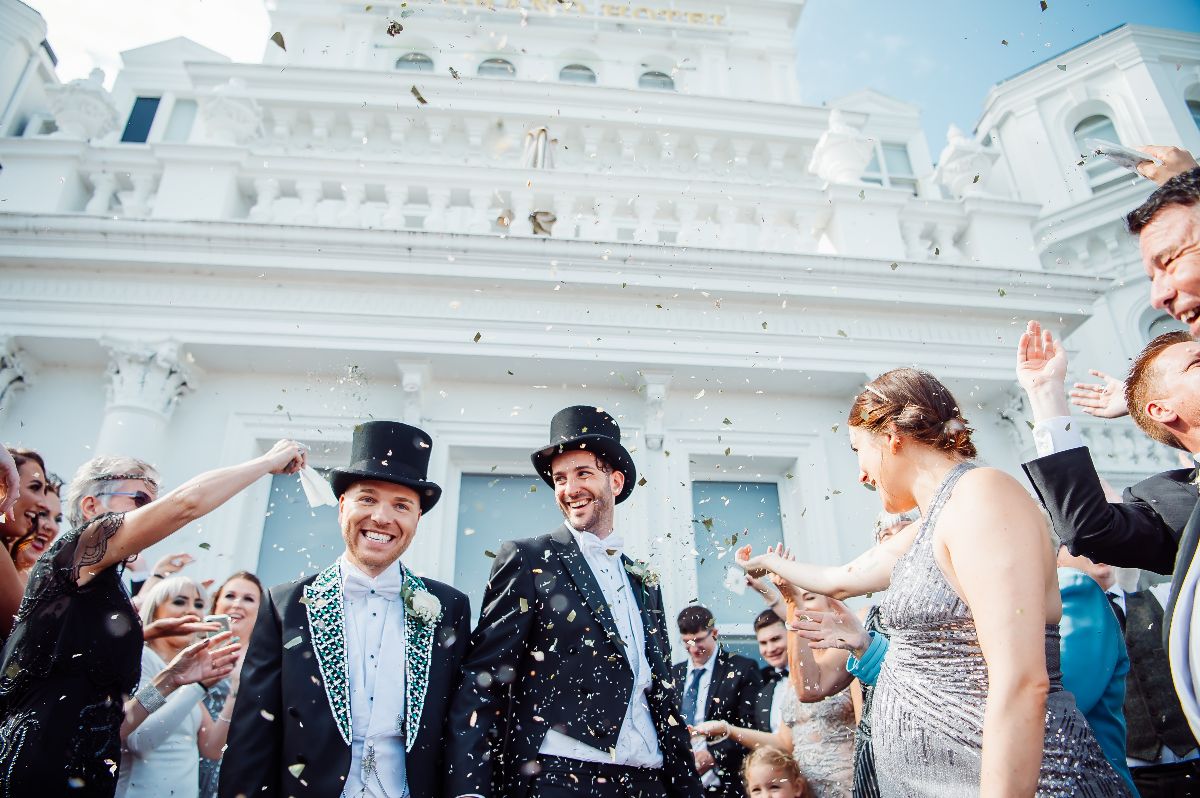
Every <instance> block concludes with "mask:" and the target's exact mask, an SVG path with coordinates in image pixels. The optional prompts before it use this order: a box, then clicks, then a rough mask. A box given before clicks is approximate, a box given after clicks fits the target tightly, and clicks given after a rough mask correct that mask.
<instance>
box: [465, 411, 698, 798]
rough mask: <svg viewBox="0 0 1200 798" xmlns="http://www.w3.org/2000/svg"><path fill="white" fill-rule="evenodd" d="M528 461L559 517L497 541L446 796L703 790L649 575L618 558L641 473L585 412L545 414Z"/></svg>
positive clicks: (608, 425) (560, 796) (647, 794)
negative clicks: (619, 530) (545, 529)
mask: <svg viewBox="0 0 1200 798" xmlns="http://www.w3.org/2000/svg"><path fill="white" fill-rule="evenodd" d="M550 441H551V442H550V445H549V446H547V447H545V448H542V449H539V450H538V451H536V452H534V453H533V454H532V455H531V459H532V460H533V465H534V468H535V469H536V470H537V473H538V474H539V475H541V477H542V479H544V480H545V481H546V482H547V483H548V484H549V485H551V486H552V487H553V488H554V498H555V501H556V502H557V503H558V507H559V509H560V510H562V513H563V515H564V516H565V519H566V520H565V523H564V524H563V525H562V526H560V527H558V529H555V530H554V531H553V532H550V533H549V534H546V535H542V536H540V537H535V538H527V539H525V540H516V541H510V542H508V543H505V544H504V545H503V546H502V547H501V549H500V552H499V554H497V555H496V562H495V564H494V565H493V567H492V573H491V577H490V578H489V579H488V584H487V589H486V591H485V593H484V598H483V609H482V612H481V614H480V618H479V625H478V626H477V627H476V629H475V633H474V635H473V636H472V639H471V650H470V653H468V655H467V657H466V659H465V660H464V661H463V686H462V688H461V690H460V691H459V693H458V695H457V696H456V698H455V700H454V704H453V708H452V710H451V713H450V735H449V736H450V746H451V747H450V752H449V754H448V760H449V765H450V774H449V776H448V784H447V790H446V793H447V795H449V796H464V795H475V796H486V798H535V797H536V798H566V796H578V795H587V796H590V798H664V797H665V796H670V797H671V798H699V796H701V795H702V794H703V793H702V788H701V786H700V781H699V778H698V777H697V775H696V771H695V768H694V766H693V758H692V753H691V747H690V745H689V744H688V733H687V727H686V725H685V724H684V722H683V720H682V718H681V717H680V715H679V704H678V698H677V696H676V694H675V692H674V688H673V685H672V683H671V677H670V671H669V669H668V665H667V663H668V659H667V656H666V651H667V647H668V642H667V629H666V625H665V623H664V618H663V604H662V594H661V593H660V591H659V589H658V586H657V579H656V578H655V577H654V575H653V574H652V573H651V572H650V571H649V569H648V568H646V566H645V565H643V564H639V563H635V562H634V561H633V560H631V559H629V558H628V557H626V556H625V555H624V554H623V553H622V552H621V545H622V544H621V540H620V538H619V537H618V536H617V535H616V534H614V532H613V515H614V507H615V505H617V504H620V503H621V502H623V501H625V500H626V499H628V498H629V495H630V494H631V493H632V492H633V488H634V484H635V482H636V479H637V472H636V470H635V469H634V465H633V460H632V458H631V457H630V456H629V452H628V451H626V450H625V447H623V446H622V445H621V430H620V428H619V427H618V426H617V423H616V422H615V421H613V419H612V417H611V416H609V415H608V414H607V413H605V412H604V411H603V410H600V409H599V408H595V407H582V406H581V407H568V408H566V409H565V410H562V411H560V412H559V413H557V414H556V415H555V416H554V420H553V421H552V422H551V425H550Z"/></svg>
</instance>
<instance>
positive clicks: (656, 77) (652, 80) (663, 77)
mask: <svg viewBox="0 0 1200 798" xmlns="http://www.w3.org/2000/svg"><path fill="white" fill-rule="evenodd" d="M638 87H639V88H642V89H662V90H664V91H674V90H675V79H674V78H672V77H671V76H670V75H668V74H667V73H665V72H646V73H644V74H643V75H642V76H641V77H640V78H638Z"/></svg>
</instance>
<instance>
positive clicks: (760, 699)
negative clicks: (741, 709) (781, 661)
mask: <svg viewBox="0 0 1200 798" xmlns="http://www.w3.org/2000/svg"><path fill="white" fill-rule="evenodd" d="M758 673H759V677H760V678H761V679H762V687H760V688H758V696H757V697H756V698H755V700H754V723H753V724H752V725H751V728H754V729H758V730H759V731H765V732H769V731H775V730H774V729H772V728H771V704H772V702H773V701H774V700H775V685H777V684H778V683H779V681H780V680H781V679H786V678H787V677H786V676H780V675H778V674H777V673H776V671H775V669H774V668H772V667H771V666H770V665H764V666H763V667H762V668H760V669H759V672H758Z"/></svg>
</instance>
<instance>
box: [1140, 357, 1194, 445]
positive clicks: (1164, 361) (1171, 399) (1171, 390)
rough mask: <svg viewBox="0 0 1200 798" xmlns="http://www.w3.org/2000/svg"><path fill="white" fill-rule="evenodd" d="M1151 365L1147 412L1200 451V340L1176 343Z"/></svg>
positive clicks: (1178, 437)
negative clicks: (1198, 341)
mask: <svg viewBox="0 0 1200 798" xmlns="http://www.w3.org/2000/svg"><path fill="white" fill-rule="evenodd" d="M1150 368H1151V369H1152V370H1153V373H1152V378H1153V379H1152V382H1151V386H1152V387H1151V388H1150V389H1149V390H1148V391H1147V394H1148V395H1147V396H1146V402H1145V406H1144V408H1143V409H1144V412H1145V415H1146V416H1147V417H1149V418H1150V419H1151V420H1152V421H1154V422H1157V423H1159V424H1162V425H1163V426H1165V427H1167V428H1168V429H1169V430H1170V431H1171V432H1172V434H1174V435H1175V437H1176V438H1177V439H1178V440H1179V441H1180V442H1181V443H1182V444H1183V445H1184V446H1185V447H1186V448H1187V449H1188V451H1192V452H1195V451H1200V343H1197V342H1195V341H1187V342H1184V343H1178V344H1173V345H1172V346H1169V347H1167V348H1166V349H1164V350H1163V351H1162V352H1161V353H1160V354H1159V355H1158V357H1156V358H1155V359H1154V362H1153V363H1152V364H1151V365H1150Z"/></svg>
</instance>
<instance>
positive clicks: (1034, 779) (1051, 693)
mask: <svg viewBox="0 0 1200 798" xmlns="http://www.w3.org/2000/svg"><path fill="white" fill-rule="evenodd" d="M848 421H849V426H850V442H851V448H852V449H853V450H854V451H855V452H857V453H858V465H859V481H860V482H861V483H863V484H864V485H868V486H870V487H872V488H874V489H875V490H877V491H878V492H879V495H880V498H881V499H882V502H883V508H884V509H885V510H888V511H889V512H896V511H900V510H907V509H910V508H912V507H913V506H914V505H915V506H917V507H919V508H920V510H921V518H922V521H921V523H919V524H915V525H914V526H913V527H910V528H909V529H907V530H904V531H902V532H901V533H899V534H897V535H895V536H894V537H892V539H891V540H888V541H886V542H885V543H883V544H881V545H879V546H875V547H873V548H872V549H871V550H870V551H869V552H867V554H864V555H863V556H862V557H860V558H859V559H858V560H856V561H855V562H854V563H851V564H850V565H848V566H843V567H840V568H838V567H823V566H817V565H812V564H807V563H799V562H787V561H786V560H785V559H784V558H782V557H781V556H779V554H778V553H775V552H768V553H767V554H764V555H759V556H757V557H752V556H751V552H750V547H749V546H746V547H743V548H742V549H740V550H739V551H738V552H737V555H736V557H737V561H738V562H739V563H741V564H742V566H743V567H744V568H746V569H747V571H748V572H750V573H751V574H752V575H754V574H757V573H761V572H765V571H771V572H773V573H776V574H778V575H779V576H781V577H783V578H784V579H787V580H788V581H790V582H792V583H794V584H796V585H798V586H801V587H802V588H803V589H805V590H809V591H813V592H817V593H822V594H824V595H827V596H832V597H834V598H846V597H848V596H853V595H862V594H864V593H871V592H875V591H880V590H883V589H885V588H886V589H887V591H888V592H887V596H886V597H885V598H884V599H883V602H882V604H881V606H880V613H881V616H882V620H883V624H884V626H886V627H887V629H888V630H889V632H890V635H891V637H890V645H889V649H888V654H887V657H886V658H885V659H884V661H883V668H882V671H881V672H880V675H879V680H878V682H877V683H876V686H875V694H874V699H873V706H872V719H871V724H872V730H873V734H872V743H873V746H874V750H875V763H876V772H877V774H878V778H879V785H880V787H881V788H882V790H883V793H884V795H896V796H905V797H906V798H907V797H908V796H946V797H947V798H949V797H950V796H961V795H981V796H983V797H984V798H999V796H1010V795H1033V794H1034V793H1037V794H1038V795H1041V794H1046V795H1050V794H1053V795H1058V796H1064V797H1065V796H1087V797H1088V798H1109V796H1112V797H1113V798H1115V797H1116V796H1123V795H1125V794H1126V792H1125V787H1124V785H1123V784H1122V783H1121V780H1120V778H1119V777H1118V776H1117V774H1116V772H1115V771H1114V770H1113V768H1112V766H1111V765H1110V764H1109V763H1108V761H1107V760H1106V759H1105V758H1104V754H1103V752H1102V751H1101V750H1100V746H1099V745H1098V744H1097V742H1096V739H1095V737H1094V736H1093V735H1092V732H1091V730H1090V729H1089V728H1088V725H1087V722H1086V721H1085V720H1084V718H1083V715H1081V714H1080V712H1079V710H1078V709H1077V708H1076V706H1075V699H1074V697H1072V695H1071V694H1070V693H1069V692H1066V691H1065V690H1063V688H1062V681H1061V673H1060V671H1059V631H1058V621H1059V618H1060V616H1061V614H1062V603H1061V598H1060V596H1059V592H1058V579H1057V575H1056V573H1055V563H1054V553H1053V552H1052V551H1051V548H1050V543H1049V540H1048V538H1047V535H1046V528H1045V524H1044V523H1043V521H1042V516H1041V512H1040V510H1039V509H1038V507H1037V505H1036V504H1034V502H1033V499H1032V498H1030V496H1029V494H1028V493H1027V492H1026V491H1025V489H1024V488H1022V487H1021V485H1020V484H1019V483H1018V482H1017V481H1016V480H1014V479H1013V478H1012V477H1010V476H1008V475H1007V474H1005V473H1003V472H1001V471H998V470H996V469H992V468H977V467H976V466H975V463H974V462H973V460H974V459H975V456H976V451H975V445H974V444H973V443H972V442H971V434H970V433H971V431H970V429H969V428H968V427H967V424H966V420H965V419H964V418H963V417H962V415H961V413H960V412H959V407H958V403H957V402H956V401H955V400H954V397H953V396H952V395H951V394H950V391H949V390H947V388H946V387H945V386H944V385H942V383H940V382H939V381H938V380H937V379H936V378H934V377H933V376H932V375H930V374H927V373H925V372H922V371H917V370H916V369H895V370H893V371H889V372H887V373H886V374H883V375H882V376H880V377H878V378H876V379H875V380H873V381H872V382H870V383H868V384H867V386H866V389H865V390H864V391H862V392H861V393H860V394H859V395H858V396H857V397H856V398H855V400H854V403H853V405H852V406H851V409H850V416H849V419H848Z"/></svg>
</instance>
